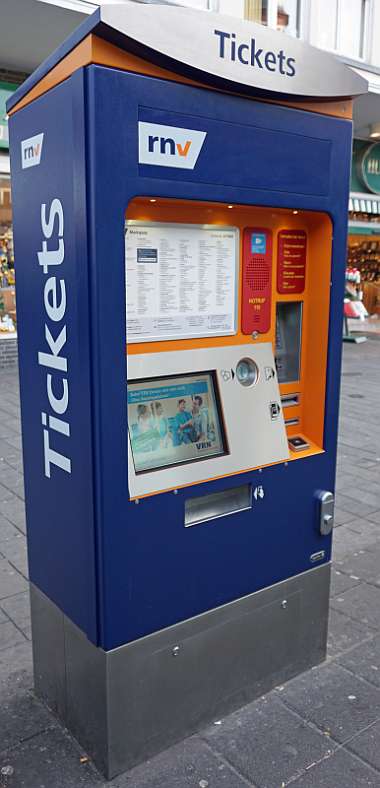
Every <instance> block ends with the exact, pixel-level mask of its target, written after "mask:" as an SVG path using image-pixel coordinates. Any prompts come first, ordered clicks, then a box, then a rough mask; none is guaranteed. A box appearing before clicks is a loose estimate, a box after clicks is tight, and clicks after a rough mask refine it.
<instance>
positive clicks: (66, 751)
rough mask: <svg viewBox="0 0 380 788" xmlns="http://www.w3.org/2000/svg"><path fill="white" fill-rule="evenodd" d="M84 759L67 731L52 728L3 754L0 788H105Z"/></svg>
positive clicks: (102, 781)
mask: <svg viewBox="0 0 380 788" xmlns="http://www.w3.org/2000/svg"><path fill="white" fill-rule="evenodd" d="M84 755H85V754H84V753H83V751H81V750H79V749H78V747H77V746H76V744H75V742H74V741H73V740H72V739H71V737H70V736H69V735H68V733H67V732H66V731H65V730H64V729H62V728H49V729H48V730H46V731H43V732H41V733H37V734H36V735H35V736H33V738H32V739H30V740H27V741H24V742H21V743H19V744H17V745H16V746H15V747H13V748H12V749H10V750H8V751H7V750H5V751H3V752H2V753H1V754H0V788H22V787H24V786H25V788H42V787H43V788H53V786H54V788H92V787H93V786H94V788H95V786H98V787H99V788H102V786H105V785H106V783H105V782H104V780H103V779H102V778H101V776H100V775H99V774H98V773H97V772H96V770H95V769H94V768H93V766H92V764H91V762H90V761H89V760H86V762H85V763H82V764H81V762H80V758H81V756H82V757H84ZM1 770H3V771H7V772H8V773H9V776H7V775H6V774H4V775H3V776H1ZM108 785H110V783H108ZM111 785H112V783H111Z"/></svg>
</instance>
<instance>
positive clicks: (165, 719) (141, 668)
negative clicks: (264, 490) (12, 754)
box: [31, 564, 330, 779]
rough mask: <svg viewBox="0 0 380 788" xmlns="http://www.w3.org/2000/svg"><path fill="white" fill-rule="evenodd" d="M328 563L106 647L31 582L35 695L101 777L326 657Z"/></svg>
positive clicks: (169, 743) (110, 774)
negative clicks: (93, 640) (92, 640)
mask: <svg viewBox="0 0 380 788" xmlns="http://www.w3.org/2000/svg"><path fill="white" fill-rule="evenodd" d="M329 587H330V565H329V564H327V565H326V564H324V565H323V566H321V567H319V568H317V569H312V570H310V571H308V572H305V573H304V574H301V575H298V576H297V577H294V578H291V579H289V580H286V581H284V582H282V583H278V584H276V585H274V586H271V587H270V588H266V589H264V590H263V591H258V592H256V593H254V594H250V595H249V596H246V597H243V598H242V599H238V600H236V601H235V602H231V603H229V604H227V605H223V606H222V607H219V608H216V609H215V610H211V611H210V612H208V613H204V614H203V615H200V616H196V617H195V618H192V619H189V620H188V621H184V622H183V623H181V624H176V625H175V626H173V627H169V628H168V629H165V630H162V631H161V632H157V633H155V634H153V635H149V636H147V637H144V638H142V639H141V640H137V641H135V642H133V643H129V644H127V645H125V646H120V647H119V648H117V649H114V650H113V651H108V652H106V651H103V650H102V649H100V648H97V647H96V646H94V645H93V644H92V643H90V641H89V640H87V638H86V636H85V635H84V634H83V632H82V631H81V630H79V629H78V627H76V626H75V625H74V624H73V623H72V622H71V621H70V620H69V619H68V618H67V617H66V616H65V615H64V614H63V613H62V612H61V611H60V610H59V609H58V608H57V607H56V606H55V605H54V604H53V603H52V602H51V601H50V600H49V599H48V598H47V597H46V596H45V595H44V594H43V593H42V592H41V591H39V590H38V589H37V588H36V586H33V585H32V586H31V608H32V626H33V650H34V674H35V688H36V693H37V695H39V697H40V698H42V699H43V700H44V701H45V702H46V703H47V705H48V706H49V707H50V708H51V709H52V711H54V712H55V713H56V714H57V715H58V716H59V717H60V718H61V720H62V721H63V722H64V724H65V725H66V726H67V728H68V729H69V730H70V731H71V732H72V733H73V734H74V736H75V737H76V738H77V739H78V741H79V742H80V743H81V745H82V746H83V747H84V748H85V749H86V750H87V752H88V753H89V755H91V757H92V758H93V760H94V762H95V763H96V765H97V766H98V768H99V769H100V770H101V771H102V772H103V773H104V774H105V776H106V777H107V778H109V779H111V778H112V777H114V776H116V775H117V774H119V773H121V772H123V771H125V770H126V769H129V768H131V767H132V766H134V765H135V764H137V763H139V762H141V761H143V760H145V759H146V758H148V757H150V756H152V755H154V754H155V753H157V752H159V751H160V750H163V749H165V748H166V747H169V746H170V745H171V744H173V743H174V742H176V741H178V740H179V739H182V738H184V737H185V736H188V735H189V734H191V733H194V732H195V731H196V730H199V728H201V727H202V726H205V725H206V724H207V723H208V722H210V721H212V720H215V719H218V718H219V717H221V716H222V715H225V714H227V713H229V712H231V711H232V710H234V709H236V708H239V707H240V706H243V705H244V704H246V703H248V702H249V701H251V700H252V699H253V698H255V697H257V696H258V695H261V694H262V693H264V692H267V691H268V690H270V689H271V688H272V687H274V686H275V685H276V684H278V683H281V682H283V681H286V680H287V679H289V678H290V677H292V676H295V675H296V674H298V673H300V672H302V671H304V670H306V669H307V668H309V667H311V666H312V665H315V664H317V663H318V662H321V661H322V660H323V659H324V658H325V652H326V639H327V622H328V599H329Z"/></svg>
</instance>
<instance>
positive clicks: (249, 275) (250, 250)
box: [242, 227, 272, 334]
mask: <svg viewBox="0 0 380 788" xmlns="http://www.w3.org/2000/svg"><path fill="white" fill-rule="evenodd" d="M271 293H272V233H271V231H270V230H267V229H263V228H255V227H246V228H245V230H244V234H243V283H242V332H243V334H252V333H253V332H254V331H257V332H258V333H259V334H265V333H266V332H267V331H269V329H270V318H271Z"/></svg>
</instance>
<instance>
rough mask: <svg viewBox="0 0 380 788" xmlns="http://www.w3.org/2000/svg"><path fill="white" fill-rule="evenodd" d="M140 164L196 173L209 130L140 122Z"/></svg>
mask: <svg viewBox="0 0 380 788" xmlns="http://www.w3.org/2000/svg"><path fill="white" fill-rule="evenodd" d="M138 131H139V163H140V164H152V165H155V166H159V167H180V168H182V169H184V170H193V169H194V167H195V165H196V163H197V160H198V156H199V154H200V152H201V150H202V147H203V143H204V141H205V139H206V135H207V132H206V131H197V130H196V129H182V128H180V127H178V126H164V125H163V124H161V123H146V122H145V121H139V124H138Z"/></svg>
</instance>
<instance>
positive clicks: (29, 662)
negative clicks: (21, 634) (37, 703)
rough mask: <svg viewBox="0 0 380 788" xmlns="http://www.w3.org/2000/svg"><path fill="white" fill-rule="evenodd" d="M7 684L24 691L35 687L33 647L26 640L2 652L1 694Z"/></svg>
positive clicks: (0, 665)
mask: <svg viewBox="0 0 380 788" xmlns="http://www.w3.org/2000/svg"><path fill="white" fill-rule="evenodd" d="M7 682H9V683H10V684H11V685H13V687H14V688H16V687H17V688H24V690H29V689H31V688H32V686H33V659H32V646H31V643H28V642H27V641H26V640H24V641H23V642H22V643H18V644H17V645H14V646H10V647H9V648H7V649H5V650H4V651H0V693H1V687H3V686H5V685H6V684H7Z"/></svg>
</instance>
